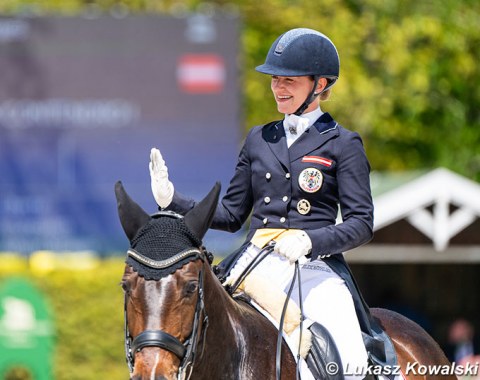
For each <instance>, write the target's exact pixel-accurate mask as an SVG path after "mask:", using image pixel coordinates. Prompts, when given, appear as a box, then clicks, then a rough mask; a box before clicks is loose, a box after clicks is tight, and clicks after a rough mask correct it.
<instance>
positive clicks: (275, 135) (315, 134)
mask: <svg viewBox="0 0 480 380" xmlns="http://www.w3.org/2000/svg"><path fill="white" fill-rule="evenodd" d="M338 133H339V132H338V124H337V122H336V121H335V120H333V118H332V117H331V116H330V114H328V113H324V114H323V115H322V116H321V117H320V118H319V119H318V120H317V121H316V122H315V123H314V124H313V125H312V126H311V127H310V128H309V129H308V130H306V131H305V132H304V133H303V134H302V135H301V136H300V137H299V138H298V139H297V140H296V141H295V142H294V143H293V144H292V146H291V147H290V149H288V148H287V142H286V141H285V140H286V137H285V130H284V128H283V122H282V121H281V120H280V121H274V122H272V123H269V124H267V125H265V126H264V127H263V129H262V137H263V139H264V140H265V141H266V142H267V144H268V146H269V147H270V149H271V150H272V152H273V154H274V155H275V157H277V159H278V161H280V163H281V164H282V165H283V166H284V167H285V168H286V169H288V170H290V169H289V168H290V162H292V161H295V160H297V159H298V158H301V157H303V156H305V155H307V154H308V153H310V152H311V151H313V150H315V149H317V148H318V147H320V146H321V145H323V144H325V142H327V141H328V140H330V139H331V138H333V137H335V136H338Z"/></svg>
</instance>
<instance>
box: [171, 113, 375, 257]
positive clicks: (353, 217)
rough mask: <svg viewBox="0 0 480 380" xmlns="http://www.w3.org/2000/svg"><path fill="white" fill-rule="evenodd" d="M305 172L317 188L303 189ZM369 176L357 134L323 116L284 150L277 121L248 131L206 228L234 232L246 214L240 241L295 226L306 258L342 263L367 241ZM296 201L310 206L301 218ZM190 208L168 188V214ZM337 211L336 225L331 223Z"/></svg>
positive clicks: (282, 133)
mask: <svg viewBox="0 0 480 380" xmlns="http://www.w3.org/2000/svg"><path fill="white" fill-rule="evenodd" d="M312 157H313V160H312ZM311 168H314V169H317V170H318V171H320V172H321V177H323V179H322V181H321V187H320V188H319V189H318V190H316V191H314V192H307V191H305V190H303V189H302V186H301V182H302V180H301V179H299V178H300V175H301V173H302V171H304V170H305V169H311ZM314 172H317V171H314ZM369 174H370V165H369V163H368V160H367V157H366V154H365V150H364V148H363V144H362V140H361V138H360V136H359V135H358V134H357V133H355V132H351V131H349V130H347V129H345V128H343V127H342V126H340V125H339V124H338V123H337V122H336V121H335V120H334V119H333V118H332V117H331V116H330V115H329V114H328V113H324V114H323V115H322V116H321V117H320V118H319V119H318V120H317V121H316V122H315V123H314V125H313V126H311V127H310V128H309V129H308V130H306V131H305V132H304V133H303V134H302V135H301V136H300V137H299V138H298V139H297V140H296V141H295V142H294V143H293V144H292V145H291V146H290V148H287V143H286V136H285V131H284V128H283V121H276V122H272V123H269V124H266V125H263V126H257V127H254V128H252V129H251V130H250V132H249V133H248V135H247V137H246V140H245V143H244V145H243V148H242V150H241V152H240V155H239V159H238V163H237V166H236V169H235V174H234V176H233V178H232V179H231V181H230V185H229V187H228V190H227V192H226V194H225V196H224V197H223V198H222V200H221V201H220V202H219V205H218V207H217V210H216V212H215V216H214V218H213V222H212V228H214V229H219V230H224V231H231V232H234V231H237V230H238V229H240V227H241V226H242V224H243V223H244V222H245V221H246V220H247V218H248V217H249V215H250V213H251V215H252V216H251V223H250V229H249V233H248V236H247V240H250V239H251V238H252V236H253V235H254V234H255V232H256V231H257V229H260V228H284V229H300V230H304V231H305V232H306V233H307V234H308V236H309V237H310V239H311V241H312V253H311V259H312V260H314V259H316V258H317V257H318V256H323V255H336V254H339V255H338V256H339V257H337V260H338V259H339V261H341V262H343V263H344V260H343V255H341V253H343V252H344V251H346V250H350V249H352V248H355V247H358V246H360V245H362V244H364V243H366V242H368V241H369V240H370V239H371V238H372V236H373V233H372V231H373V204H372V197H371V192H370V180H369ZM317 187H318V183H317ZM303 188H305V186H303ZM300 201H302V202H303V203H305V201H307V202H308V204H309V208H310V210H309V211H308V212H307V213H306V214H305V215H303V214H302V213H300V212H299V211H298V209H297V204H298V202H300ZM194 205H195V201H194V200H193V199H190V198H188V197H185V196H183V195H182V194H180V193H179V192H177V191H175V193H174V197H173V201H172V204H171V205H170V206H169V207H168V209H170V210H173V211H176V212H178V213H180V214H184V213H186V212H187V211H188V210H190V209H191V208H192V207H193V206H194ZM338 207H340V212H341V216H342V220H343V223H340V224H337V225H336V224H335V222H336V219H337V215H338ZM252 211H253V212H252ZM328 261H330V260H328Z"/></svg>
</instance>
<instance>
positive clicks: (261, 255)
mask: <svg viewBox="0 0 480 380" xmlns="http://www.w3.org/2000/svg"><path fill="white" fill-rule="evenodd" d="M274 248H275V241H274V240H272V241H270V242H269V243H268V244H267V246H266V247H265V248H263V249H262V250H261V251H260V252H259V253H258V254H257V255H256V256H255V257H254V258H253V260H252V261H251V262H250V263H249V264H248V265H247V267H246V268H245V269H244V270H243V272H242V273H240V275H239V276H238V278H237V280H235V282H234V283H233V284H232V285H231V286H228V285H227V287H226V290H227V292H228V293H229V294H230V295H231V296H233V293H235V291H236V290H237V289H238V287H239V286H240V284H241V283H242V282H243V281H244V280H245V278H246V277H247V276H248V275H249V274H250V273H251V272H252V271H253V270H254V269H255V268H256V267H257V265H258V264H260V263H261V262H262V261H263V260H264V259H265V258H266V257H267V256H268V255H269V254H270V253H272V252H273V249H274ZM297 277H298V284H299V286H298V294H299V307H300V339H299V346H298V353H297V371H296V378H297V379H299V378H300V373H299V367H298V362H299V360H300V346H301V342H302V331H303V319H304V317H303V301H302V285H301V284H302V283H301V280H300V266H299V264H298V260H297V261H295V272H294V275H293V279H292V282H291V284H290V287H289V289H288V292H287V297H286V299H285V303H284V304H283V309H282V315H281V317H280V323H279V326H278V335H277V349H276V355H275V375H276V379H277V380H280V377H281V371H282V370H281V362H282V339H283V333H282V331H283V324H284V322H285V314H286V313H287V307H288V302H289V301H290V296H291V294H292V290H293V287H294V285H295V280H296V279H297Z"/></svg>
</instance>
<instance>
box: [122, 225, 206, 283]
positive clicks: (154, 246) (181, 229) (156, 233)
mask: <svg viewBox="0 0 480 380" xmlns="http://www.w3.org/2000/svg"><path fill="white" fill-rule="evenodd" d="M201 244H202V241H201V240H200V239H198V238H197V237H196V236H194V235H193V233H192V232H191V231H190V229H189V228H188V227H187V225H186V224H185V222H184V220H183V218H176V217H170V216H161V217H158V218H153V219H151V220H150V221H149V222H148V223H147V224H146V225H144V226H143V227H142V228H141V229H140V230H139V231H138V233H137V235H136V236H135V237H134V238H133V239H132V241H131V248H132V249H134V250H135V251H136V252H138V253H139V254H141V255H143V256H145V257H147V258H149V259H152V260H154V261H163V260H167V259H169V258H171V257H172V256H175V255H177V254H178V253H180V252H182V251H185V250H187V249H190V248H198V247H200V246H201ZM196 258H198V255H196V256H188V257H186V258H184V259H183V260H180V261H178V262H175V263H173V264H172V265H170V266H168V267H166V268H163V269H159V268H152V267H149V266H148V265H145V264H143V263H141V262H139V261H137V260H135V259H134V258H133V257H131V256H128V257H127V260H126V263H127V264H128V265H130V266H132V267H133V269H134V270H135V271H136V272H138V274H139V275H140V276H142V277H144V278H145V279H146V280H160V279H161V278H163V277H165V276H168V275H169V274H172V273H174V272H175V271H176V270H178V269H179V268H181V267H182V266H184V265H185V264H187V263H188V262H190V261H191V260H195V259H196Z"/></svg>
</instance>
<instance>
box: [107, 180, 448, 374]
mask: <svg viewBox="0 0 480 380" xmlns="http://www.w3.org/2000/svg"><path fill="white" fill-rule="evenodd" d="M219 192H220V185H219V184H218V183H217V184H216V185H215V186H214V188H213V189H212V190H211V191H210V193H209V194H208V195H207V196H206V197H205V198H204V199H203V200H202V201H201V202H199V203H198V204H197V205H196V206H195V207H194V208H193V209H192V210H190V211H189V212H188V213H186V215H185V216H184V217H181V216H179V215H177V214H174V213H169V212H160V213H158V214H154V215H152V216H150V215H148V214H147V213H146V212H145V211H144V210H143V209H142V208H141V207H140V206H139V205H138V204H137V203H135V202H134V201H133V200H132V199H131V198H130V197H129V195H128V194H127V193H126V191H125V190H124V188H123V186H122V184H121V182H117V184H116V185H115V194H116V198H117V206H118V213H119V218H120V222H121V225H122V227H123V229H124V231H125V234H126V235H127V237H128V239H129V240H130V244H131V248H130V249H129V250H128V253H127V260H126V266H125V271H124V274H123V278H122V282H121V285H122V288H123V290H124V292H125V307H124V308H125V348H126V356H127V363H128V365H129V367H130V379H131V380H147V379H148V380H174V379H175V380H177V379H178V380H183V379H190V378H191V379H195V380H230V379H232V380H258V379H261V380H268V379H272V380H273V379H275V378H276V368H275V362H276V360H275V352H276V342H277V330H276V328H275V327H274V326H273V324H272V323H271V322H270V321H268V320H267V319H266V318H265V317H264V316H263V315H261V314H260V313H258V312H257V311H256V310H254V309H253V308H252V307H250V306H249V305H248V304H247V303H246V302H245V301H242V300H239V299H234V298H232V297H231V296H230V295H229V294H228V293H227V291H226V290H225V289H224V287H223V286H222V284H221V283H220V281H219V280H218V279H217V277H216V276H215V274H214V273H213V270H212V267H211V262H210V260H208V254H207V253H206V251H205V250H204V249H203V248H202V246H201V239H202V238H203V237H204V235H205V233H206V231H207V229H208V228H209V226H210V223H211V220H212V218H213V214H214V212H215V208H216V205H217V202H218V196H219ZM371 312H372V314H373V316H374V317H375V318H377V319H378V322H379V323H380V325H381V326H382V327H383V328H384V329H385V331H386V332H387V334H388V335H389V336H390V338H391V340H392V341H393V343H394V346H395V349H396V352H397V356H398V361H399V364H400V366H401V368H402V369H403V372H404V374H405V375H404V377H405V378H406V379H408V380H410V379H432V380H434V379H455V378H456V377H455V376H454V375H445V374H441V375H429V374H428V373H426V374H423V372H425V371H424V368H426V366H431V365H444V366H449V365H450V363H449V361H448V360H447V358H446V357H445V355H444V354H443V352H442V350H441V349H440V347H439V346H438V344H437V343H436V342H435V341H434V340H433V339H432V338H431V337H430V336H429V335H428V334H427V333H426V332H425V331H424V330H423V329H422V328H421V327H419V326H418V325H417V324H416V323H414V322H412V321H410V320H408V319H407V318H405V317H403V316H401V315H400V314H397V313H395V312H392V311H389V310H385V309H372V310H371ZM281 352H282V355H281V358H282V360H281V377H280V378H281V379H282V380H293V379H295V378H296V361H295V358H294V356H293V355H292V354H291V352H290V350H289V348H288V347H287V346H286V344H285V343H283V347H282V348H281ZM415 363H416V364H415ZM409 365H410V366H411V368H410V373H408V371H407V369H408V366H409ZM412 366H413V367H412ZM419 372H421V373H422V374H419ZM370 378H373V377H370Z"/></svg>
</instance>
